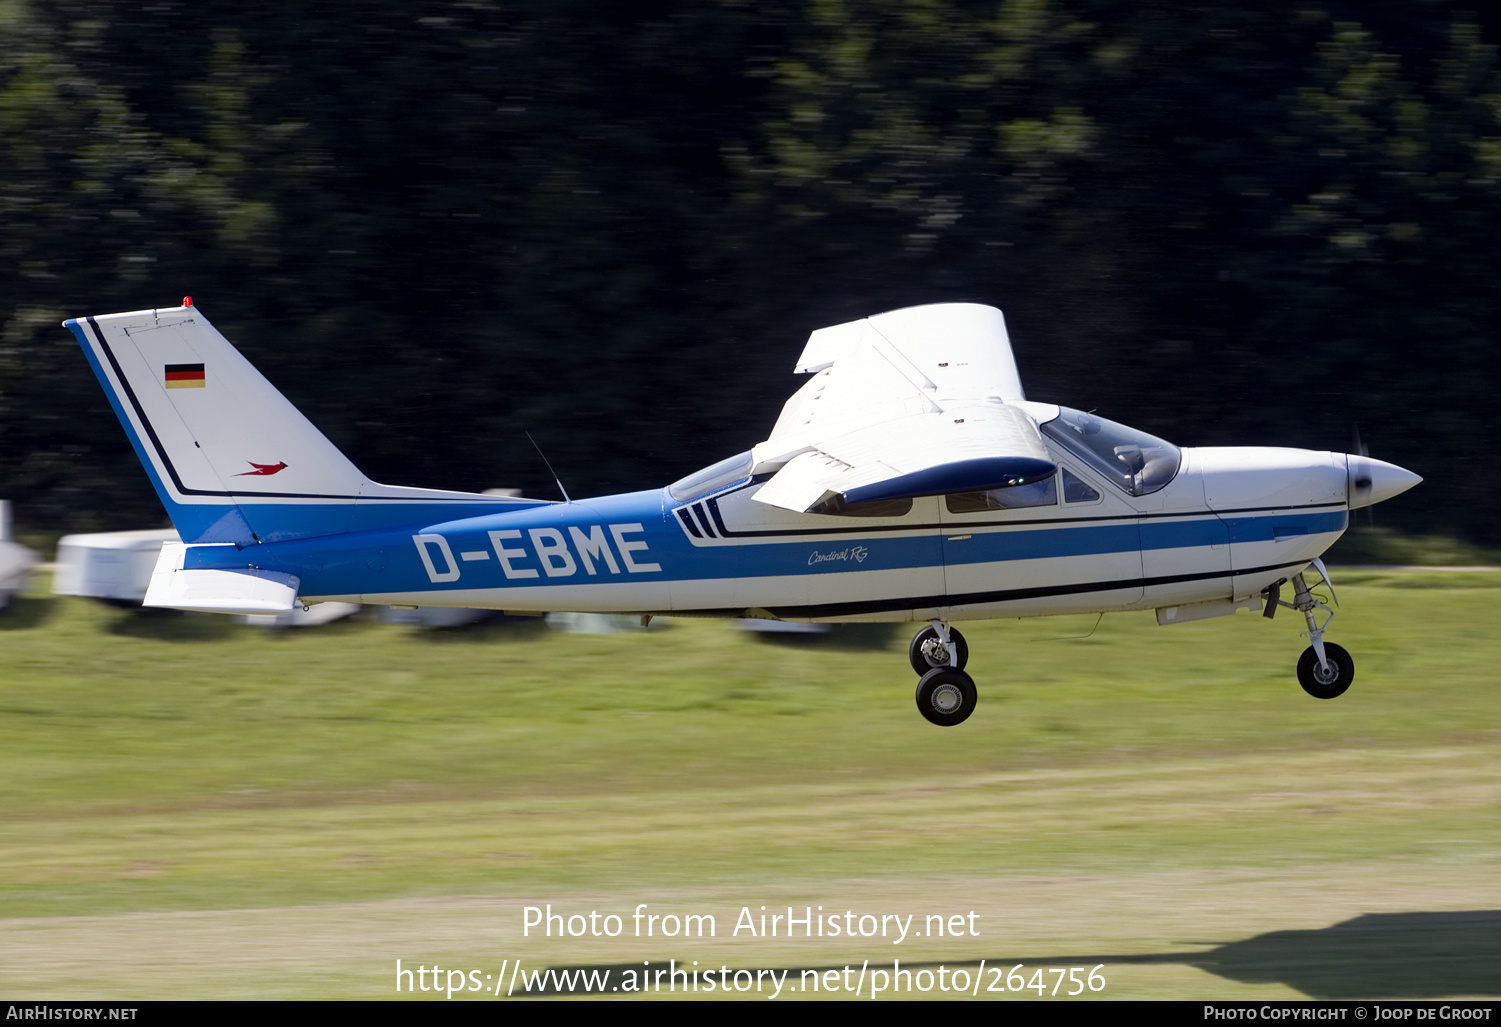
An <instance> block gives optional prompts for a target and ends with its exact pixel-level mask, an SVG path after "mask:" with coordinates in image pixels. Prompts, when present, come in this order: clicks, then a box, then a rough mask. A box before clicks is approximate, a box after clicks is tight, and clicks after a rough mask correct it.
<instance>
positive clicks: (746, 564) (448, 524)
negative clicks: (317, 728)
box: [188, 491, 1347, 595]
mask: <svg viewBox="0 0 1501 1027" xmlns="http://www.w3.org/2000/svg"><path fill="white" fill-rule="evenodd" d="M454 512H456V511H454V510H453V509H452V508H451V507H449V508H447V509H444V508H443V507H442V506H441V505H439V504H435V506H434V507H433V508H431V509H427V510H420V511H419V510H414V511H413V513H414V514H417V515H418V516H421V515H422V514H427V515H429V516H432V517H433V518H434V520H430V521H427V522H417V523H413V524H410V525H408V526H406V527H403V528H400V529H389V530H378V531H362V532H354V533H349V534H344V535H335V536H329V537H323V538H317V539H306V540H294V541H287V542H277V543H268V544H265V545H260V546H254V547H250V548H248V549H246V550H245V551H243V552H241V551H236V550H233V549H231V548H229V547H202V548H194V549H191V550H190V551H189V563H188V566H190V567H234V566H245V565H246V563H247V562H254V563H255V564H256V565H257V566H259V567H262V568H264V569H268V570H280V571H285V572H287V573H291V574H296V575H297V576H298V577H299V578H301V579H302V582H303V587H302V591H303V593H304V594H305V595H379V594H381V593H405V592H419V591H420V592H431V591H444V590H456V589H462V590H470V589H506V588H514V587H527V588H537V587H539V586H541V587H545V586H552V585H601V584H607V583H610V584H622V585H625V584H641V583H645V582H649V581H675V582H677V581H713V580H717V579H735V578H760V577H772V576H793V575H818V574H829V573H848V572H866V571H882V570H904V569H911V570H917V569H924V568H931V567H934V566H938V565H941V564H943V563H944V562H945V561H947V563H949V564H950V565H960V564H976V563H990V562H997V563H999V562H1012V561H1022V560H1053V559H1062V558H1067V557H1078V556H1097V555H1103V554H1110V553H1135V552H1140V551H1141V550H1143V549H1145V550H1159V549H1182V548H1193V547H1203V546H1211V545H1216V544H1223V543H1224V542H1225V541H1226V540H1227V538H1233V539H1234V540H1235V541H1240V542H1245V541H1257V540H1267V541H1270V540H1272V539H1273V538H1274V530H1277V529H1281V530H1283V531H1284V532H1285V531H1286V529H1287V528H1289V527H1298V528H1301V529H1303V530H1304V531H1305V532H1307V533H1313V534H1317V533H1325V532H1337V531H1340V530H1342V529H1343V528H1344V526H1345V523H1346V519H1347V514H1346V512H1345V511H1344V510H1342V509H1340V510H1318V511H1308V512H1299V511H1295V510H1285V511H1273V512H1269V513H1255V514H1246V515H1240V516H1234V517H1227V518H1223V519H1222V518H1220V517H1217V516H1215V515H1213V514H1209V513H1206V514H1203V515H1197V516H1194V515H1185V517H1184V518H1183V519H1181V520H1171V521H1169V520H1150V521H1148V520H1142V521H1106V522H1102V523H1097V524H1078V523H1070V524H1068V525H1067V526H1060V527H1057V528H1047V527H1040V526H1036V525H1032V526H1028V527H1026V528H1019V529H1011V530H1004V529H1000V530H997V529H991V530H976V531H974V532H972V533H971V537H970V538H969V539H967V540H965V541H964V542H962V543H958V544H949V545H945V544H944V538H945V535H953V534H954V533H955V532H957V531H963V530H965V529H964V527H963V526H962V525H955V524H949V525H945V530H944V531H933V530H926V531H921V532H918V533H915V534H910V535H899V534H893V533H891V532H880V533H872V534H870V535H866V536H850V535H840V536H838V537H835V538H830V537H828V536H821V537H819V536H815V537H809V538H804V539H800V540H796V541H793V540H788V539H785V538H782V537H778V538H776V539H775V540H770V539H768V540H766V541H758V542H754V543H753V542H749V541H731V540H722V541H721V540H715V541H713V542H710V543H709V544H701V545H697V546H695V545H694V544H693V543H692V540H690V539H689V537H688V536H687V535H686V534H685V533H684V531H683V530H682V529H681V528H680V526H679V524H678V518H677V516H676V511H668V510H667V509H666V507H665V504H664V496H663V493H661V492H660V491H650V492H639V493H629V494H625V495H619V496H609V497H604V498H600V499H593V500H585V501H581V502H575V503H559V504H554V505H551V506H546V507H528V508H526V509H524V510H515V511H510V512H505V513H497V514H490V515H486V516H482V517H465V518H461V519H447V520H442V521H438V520H436V518H437V517H438V516H442V515H444V514H447V515H450V516H451V514H452V513H454ZM386 515H387V516H389V511H387V513H386ZM570 529H573V530H570ZM617 531H618V532H619V534H616V532H617ZM491 532H503V533H509V532H514V533H515V534H514V535H511V534H507V535H506V536H505V538H504V539H502V540H499V541H498V542H497V541H493V540H492V538H491V535H490V533H491ZM534 532H535V533H536V537H534V534H533V533H534ZM414 535H441V536H442V537H443V538H444V539H445V540H446V541H447V543H448V545H449V546H450V548H451V550H452V552H453V553H455V554H457V553H462V552H486V553H488V554H490V556H491V558H487V559H484V560H475V561H472V562H470V561H457V562H456V564H455V567H456V568H457V569H458V570H459V574H458V576H457V578H455V579H453V580H451V581H433V580H431V577H432V576H431V575H430V574H429V572H428V571H427V569H426V567H425V566H424V564H423V562H422V560H421V557H420V555H419V551H418V547H417V545H416V544H415V543H414V542H413V536H414ZM591 537H598V538H603V539H605V541H606V547H607V548H608V549H609V551H610V552H611V554H612V555H613V556H614V557H615V563H616V566H617V568H618V569H617V570H616V571H614V572H612V571H611V570H610V568H609V565H608V561H605V560H603V559H602V558H601V557H600V556H599V555H598V554H596V555H595V556H594V557H593V558H591V559H588V560H586V559H584V558H583V556H582V555H581V552H580V545H579V539H580V538H591ZM622 543H624V544H626V545H628V546H629V547H631V550H630V551H629V552H622V551H621V548H620V547H621V544H622ZM497 544H498V545H500V546H502V547H504V548H507V549H508V550H522V551H523V552H524V554H525V555H522V556H513V557H510V558H509V560H508V563H506V564H504V565H503V564H502V562H501V561H500V560H499V559H498V558H494V556H495V552H496V550H495V546H496V545H497ZM558 545H564V546H567V548H566V550H555V549H554V550H552V551H554V552H558V553H562V552H566V554H567V557H566V558H565V557H564V556H561V555H554V556H551V557H549V556H548V555H547V553H548V551H549V547H556V546H558ZM226 550H227V551H226ZM632 563H634V564H635V565H636V566H637V567H642V566H655V567H660V570H648V571H640V572H634V573H633V572H631V570H630V566H631V564H632ZM570 564H571V567H570V566H569V565H570ZM586 567H593V569H594V573H593V574H589V573H587V570H586ZM507 568H508V569H509V571H510V572H511V575H515V576H510V575H508V574H507ZM437 569H438V571H439V572H440V573H441V572H442V571H443V570H444V567H443V566H442V561H441V560H440V561H438V567H437ZM528 571H530V572H533V573H531V574H527V573H526V572H528ZM550 571H551V572H552V573H549V572H550Z"/></svg>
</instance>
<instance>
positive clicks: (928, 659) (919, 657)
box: [907, 627, 969, 723]
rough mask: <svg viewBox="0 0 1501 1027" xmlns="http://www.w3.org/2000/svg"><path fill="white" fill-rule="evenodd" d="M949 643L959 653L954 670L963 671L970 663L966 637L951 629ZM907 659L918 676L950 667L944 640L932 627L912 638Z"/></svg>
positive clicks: (924, 629)
mask: <svg viewBox="0 0 1501 1027" xmlns="http://www.w3.org/2000/svg"><path fill="white" fill-rule="evenodd" d="M949 641H950V642H952V643H953V644H954V648H955V649H957V650H958V651H959V659H958V660H957V661H956V662H955V664H954V666H953V668H952V669H954V670H963V669H964V665H965V664H966V663H968V662H969V644H968V643H967V642H965V641H964V636H963V635H961V634H959V631H958V629H956V628H949ZM907 659H908V660H910V661H911V662H912V669H913V670H914V671H915V672H917V673H918V674H926V673H927V672H928V671H930V670H935V669H937V668H940V667H948V665H949V657H948V653H946V652H944V646H943V640H942V639H940V638H939V637H938V632H936V631H934V630H933V629H932V628H931V627H926V628H923V629H922V630H921V631H919V632H918V633H917V634H915V635H913V636H912V644H911V645H909V646H908V647H907ZM956 723H957V721H956Z"/></svg>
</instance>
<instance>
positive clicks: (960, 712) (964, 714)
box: [917, 667, 979, 727]
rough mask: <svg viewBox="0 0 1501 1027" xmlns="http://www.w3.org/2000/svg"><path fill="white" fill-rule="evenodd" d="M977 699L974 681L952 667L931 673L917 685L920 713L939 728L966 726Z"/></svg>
mask: <svg viewBox="0 0 1501 1027" xmlns="http://www.w3.org/2000/svg"><path fill="white" fill-rule="evenodd" d="M978 699H979V692H978V691H976V689H975V682H974V679H973V678H971V677H970V676H969V675H968V674H966V673H964V671H962V670H955V669H954V668H953V667H938V668H936V669H934V670H930V671H928V672H927V673H926V674H924V675H923V676H922V680H921V681H919V682H918V683H917V709H918V711H919V712H920V713H921V714H922V715H923V716H924V717H926V718H927V719H928V721H929V722H931V723H933V724H937V725H938V726H939V727H953V726H954V725H955V724H962V723H964V721H965V720H967V719H969V715H970V714H971V713H973V712H975V703H976V701H978Z"/></svg>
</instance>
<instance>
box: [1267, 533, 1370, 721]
mask: <svg viewBox="0 0 1501 1027" xmlns="http://www.w3.org/2000/svg"><path fill="white" fill-rule="evenodd" d="M1314 566H1315V567H1316V568H1317V569H1318V572H1319V574H1321V575H1322V576H1323V578H1324V584H1326V585H1328V586H1329V594H1330V597H1331V598H1332V597H1333V595H1334V586H1333V585H1332V584H1330V582H1329V572H1328V571H1327V570H1325V569H1324V563H1323V561H1322V560H1315V561H1314ZM1292 585H1293V601H1292V602H1290V603H1289V602H1286V601H1284V600H1282V599H1280V598H1279V597H1278V595H1277V592H1276V590H1275V588H1274V589H1272V590H1269V591H1268V593H1267V603H1268V606H1269V608H1271V606H1270V604H1272V603H1276V604H1277V605H1278V606H1286V607H1289V608H1291V609H1294V610H1297V611H1298V612H1299V613H1301V614H1302V615H1303V619H1304V620H1305V621H1307V623H1308V630H1307V631H1306V632H1304V634H1305V635H1307V637H1308V640H1309V641H1310V642H1311V643H1313V644H1312V645H1310V646H1309V647H1308V648H1307V649H1305V650H1304V651H1303V655H1302V656H1301V657H1300V658H1299V659H1298V684H1300V685H1302V686H1303V691H1305V692H1307V693H1308V694H1309V695H1311V696H1313V697H1314V698H1316V699H1333V698H1334V697H1335V696H1339V695H1343V694H1344V693H1345V690H1346V689H1347V688H1349V687H1350V682H1352V681H1354V680H1355V661H1354V660H1353V659H1351V658H1350V654H1349V653H1347V652H1346V651H1345V650H1344V648H1343V647H1342V646H1337V645H1335V644H1334V643H1333V642H1325V641H1324V632H1325V631H1326V630H1328V628H1329V622H1330V621H1332V620H1333V619H1334V611H1333V610H1331V609H1329V607H1327V606H1325V605H1324V604H1323V603H1321V602H1319V601H1318V600H1317V599H1315V598H1314V597H1313V593H1312V592H1311V591H1310V590H1309V588H1308V582H1307V581H1305V580H1304V578H1303V575H1302V574H1295V575H1293V579H1292ZM1318 610H1323V611H1325V612H1326V613H1328V614H1329V616H1328V617H1325V618H1324V623H1323V624H1322V625H1321V624H1319V622H1318V616H1317V613H1316V611H1318Z"/></svg>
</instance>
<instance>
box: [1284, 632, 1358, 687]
mask: <svg viewBox="0 0 1501 1027" xmlns="http://www.w3.org/2000/svg"><path fill="white" fill-rule="evenodd" d="M1324 655H1325V656H1327V657H1328V658H1329V666H1328V667H1327V668H1326V667H1321V666H1319V654H1318V653H1317V652H1316V651H1315V650H1314V648H1313V646H1309V647H1308V648H1307V649H1305V650H1303V655H1302V656H1301V657H1299V658H1298V684H1300V685H1302V686H1303V691H1305V692H1307V693H1308V694H1309V695H1311V696H1313V697H1314V698H1315V699H1333V698H1334V697H1335V696H1338V695H1344V694H1345V689H1347V688H1349V687H1350V682H1351V681H1354V680H1355V661H1354V660H1353V659H1351V658H1350V654H1349V653H1347V652H1345V650H1344V648H1343V647H1341V646H1337V645H1335V644H1334V643H1333V642H1325V643H1324Z"/></svg>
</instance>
